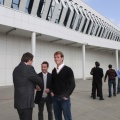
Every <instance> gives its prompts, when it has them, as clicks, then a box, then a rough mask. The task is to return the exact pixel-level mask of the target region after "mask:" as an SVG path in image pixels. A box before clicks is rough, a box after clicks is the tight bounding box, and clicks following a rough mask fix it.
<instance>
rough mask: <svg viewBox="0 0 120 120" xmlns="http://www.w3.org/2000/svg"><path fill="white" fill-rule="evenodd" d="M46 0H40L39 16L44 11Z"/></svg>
mask: <svg viewBox="0 0 120 120" xmlns="http://www.w3.org/2000/svg"><path fill="white" fill-rule="evenodd" d="M45 3H46V0H40V2H39V6H38V10H37V16H38V17H41V16H42V14H43V11H44V7H45Z"/></svg>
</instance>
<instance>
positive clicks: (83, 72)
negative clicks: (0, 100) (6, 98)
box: [0, 0, 120, 86]
mask: <svg viewBox="0 0 120 120" xmlns="http://www.w3.org/2000/svg"><path fill="white" fill-rule="evenodd" d="M119 49H120V28H119V27H118V26H116V25H115V24H113V23H112V22H110V21H109V20H108V19H106V18H105V17H104V16H102V15H101V14H99V13H98V12H96V11H95V10H94V9H92V8H91V7H89V6H88V5H87V4H85V3H84V2H82V1H81V0H73V1H72V0H0V74H1V78H0V86H7V85H12V84H13V82H12V72H13V69H14V68H15V66H17V65H18V64H19V62H20V60H21V56H22V54H23V53H25V52H31V53H32V54H33V55H34V57H35V58H34V67H35V70H36V71H37V72H40V71H41V68H40V67H41V63H42V62H43V61H48V62H49V64H50V67H49V72H51V71H52V69H53V68H54V67H55V63H54V56H53V55H54V52H56V51H62V52H63V53H64V56H65V60H64V63H65V64H66V65H68V66H70V67H71V68H72V69H73V71H74V75H75V78H82V79H83V80H86V79H88V78H89V77H91V75H90V70H91V68H92V67H93V66H94V63H95V61H99V62H100V64H101V67H102V68H103V70H104V73H105V72H106V70H107V68H108V64H112V65H113V68H114V69H116V70H117V69H118V68H119V63H120V61H119V59H120V56H119V52H120V51H119Z"/></svg>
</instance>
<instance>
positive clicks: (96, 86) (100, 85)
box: [93, 82, 103, 99]
mask: <svg viewBox="0 0 120 120" xmlns="http://www.w3.org/2000/svg"><path fill="white" fill-rule="evenodd" d="M97 89H98V92H99V97H100V98H101V99H102V98H103V94H102V82H93V98H96V90H97Z"/></svg>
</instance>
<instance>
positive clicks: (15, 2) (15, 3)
mask: <svg viewBox="0 0 120 120" xmlns="http://www.w3.org/2000/svg"><path fill="white" fill-rule="evenodd" d="M19 5H20V0H12V4H11V8H13V9H16V10H18V9H19Z"/></svg>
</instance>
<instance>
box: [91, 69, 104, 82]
mask: <svg viewBox="0 0 120 120" xmlns="http://www.w3.org/2000/svg"><path fill="white" fill-rule="evenodd" d="M91 74H92V75H93V82H100V83H101V82H102V77H103V69H102V68H99V67H94V68H93V69H92V72H91Z"/></svg>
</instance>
